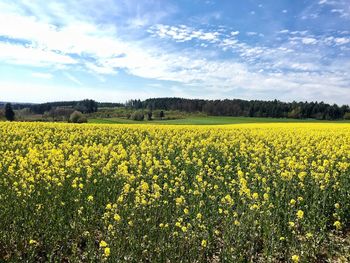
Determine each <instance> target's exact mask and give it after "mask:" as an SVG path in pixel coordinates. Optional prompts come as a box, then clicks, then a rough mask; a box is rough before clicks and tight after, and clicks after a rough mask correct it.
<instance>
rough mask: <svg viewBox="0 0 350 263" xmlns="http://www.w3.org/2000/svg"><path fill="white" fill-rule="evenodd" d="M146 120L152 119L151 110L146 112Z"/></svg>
mask: <svg viewBox="0 0 350 263" xmlns="http://www.w3.org/2000/svg"><path fill="white" fill-rule="evenodd" d="M147 120H149V121H150V120H152V111H149V112H147Z"/></svg>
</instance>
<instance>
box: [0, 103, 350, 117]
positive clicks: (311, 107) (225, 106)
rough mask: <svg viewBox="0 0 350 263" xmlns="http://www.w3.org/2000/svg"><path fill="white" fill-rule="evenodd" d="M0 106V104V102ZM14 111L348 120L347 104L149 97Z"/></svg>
mask: <svg viewBox="0 0 350 263" xmlns="http://www.w3.org/2000/svg"><path fill="white" fill-rule="evenodd" d="M0 107H2V106H1V103H0ZM12 107H13V109H15V110H19V109H24V108H26V109H29V110H30V111H31V112H32V113H34V114H44V113H46V112H50V111H52V110H54V109H57V108H61V109H62V108H64V107H69V108H73V109H75V110H77V111H80V112H82V113H94V112H97V110H98V108H120V107H124V108H127V109H132V110H146V111H147V112H152V111H155V110H166V111H171V110H173V111H181V112H187V113H203V114H205V115H208V116H233V117H271V118H293V119H308V118H312V119H318V120H339V119H349V118H350V108H349V106H348V105H342V106H338V105H337V104H332V105H331V104H327V103H324V102H295V101H293V102H281V101H278V100H273V101H262V100H250V101H248V100H240V99H225V100H203V99H184V98H150V99H146V100H144V101H141V100H139V99H135V100H129V101H127V102H125V103H109V102H96V101H94V100H92V99H85V100H81V101H61V102H47V103H40V104H29V103H22V104H21V103H13V104H12Z"/></svg>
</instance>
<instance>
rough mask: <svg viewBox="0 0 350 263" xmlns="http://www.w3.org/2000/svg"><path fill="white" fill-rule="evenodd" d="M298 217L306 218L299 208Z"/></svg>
mask: <svg viewBox="0 0 350 263" xmlns="http://www.w3.org/2000/svg"><path fill="white" fill-rule="evenodd" d="M297 217H298V219H303V218H304V212H303V211H302V210H298V212H297Z"/></svg>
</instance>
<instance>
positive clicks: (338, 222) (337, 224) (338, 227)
mask: <svg viewBox="0 0 350 263" xmlns="http://www.w3.org/2000/svg"><path fill="white" fill-rule="evenodd" d="M333 226H335V228H336V229H337V230H339V229H341V223H340V221H335V222H334V224H333Z"/></svg>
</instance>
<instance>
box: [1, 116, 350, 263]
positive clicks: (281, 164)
mask: <svg viewBox="0 0 350 263" xmlns="http://www.w3.org/2000/svg"><path fill="white" fill-rule="evenodd" d="M0 138H1V139H0V217H1V218H0V260H1V261H5V262H103V261H106V262H316V261H317V260H318V259H319V257H320V255H323V252H322V249H323V246H324V244H325V243H327V242H328V239H329V235H330V234H332V235H335V236H342V235H343V234H344V233H345V232H346V231H347V229H348V226H349V223H350V125H349V124H307V123H303V124H291V123H290V124H244V125H227V126H215V127H213V126H166V125H162V126H154V125H152V126H149V125H117V126H114V125H89V124H86V125H73V124H47V123H46V124H42V123H5V122H3V123H0ZM326 256H327V255H326ZM346 256H347V255H344V259H345V260H346ZM323 257H324V255H323ZM349 260H350V259H349Z"/></svg>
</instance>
